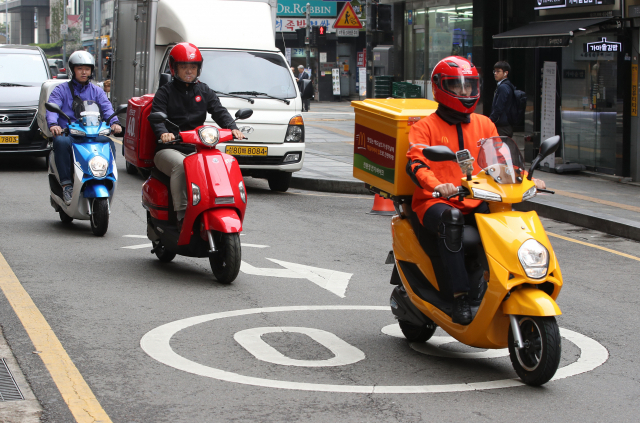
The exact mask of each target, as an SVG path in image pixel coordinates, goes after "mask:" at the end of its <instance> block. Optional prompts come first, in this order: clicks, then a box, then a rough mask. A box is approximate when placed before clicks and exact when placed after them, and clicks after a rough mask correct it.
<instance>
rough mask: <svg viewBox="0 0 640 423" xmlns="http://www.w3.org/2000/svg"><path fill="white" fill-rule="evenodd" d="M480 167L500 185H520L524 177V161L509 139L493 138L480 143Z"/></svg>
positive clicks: (516, 147) (514, 144) (478, 161)
mask: <svg viewBox="0 0 640 423" xmlns="http://www.w3.org/2000/svg"><path fill="white" fill-rule="evenodd" d="M478 147H480V152H479V153H478V160H477V163H478V166H480V167H481V168H482V169H483V170H484V171H485V173H486V174H487V175H489V176H491V177H492V178H493V180H494V181H496V182H497V183H499V184H519V183H522V178H523V176H524V159H523V157H522V154H521V153H520V150H519V149H518V146H517V145H516V143H515V142H514V141H513V140H512V139H511V138H509V137H492V138H485V139H482V140H480V141H478Z"/></svg>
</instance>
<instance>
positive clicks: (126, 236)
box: [122, 235, 147, 238]
mask: <svg viewBox="0 0 640 423" xmlns="http://www.w3.org/2000/svg"><path fill="white" fill-rule="evenodd" d="M122 237H123V238H146V237H147V236H146V235H122Z"/></svg>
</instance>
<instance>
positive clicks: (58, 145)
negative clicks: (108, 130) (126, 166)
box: [53, 135, 116, 186]
mask: <svg viewBox="0 0 640 423" xmlns="http://www.w3.org/2000/svg"><path fill="white" fill-rule="evenodd" d="M83 138H84V137H78V136H75V135H58V136H57V137H53V155H54V157H55V161H56V168H57V169H58V176H59V177H60V185H62V186H65V185H71V184H72V183H73V180H72V179H71V169H72V167H73V164H72V163H73V148H72V146H71V145H72V144H73V142H74V140H75V141H76V142H80V141H81V140H82V139H83ZM96 142H109V143H110V144H111V154H113V157H114V158H115V157H116V146H115V144H114V143H113V140H112V139H111V138H108V137H105V136H104V135H98V136H97V137H96Z"/></svg>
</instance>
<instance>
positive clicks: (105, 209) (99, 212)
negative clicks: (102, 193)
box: [90, 198, 109, 236]
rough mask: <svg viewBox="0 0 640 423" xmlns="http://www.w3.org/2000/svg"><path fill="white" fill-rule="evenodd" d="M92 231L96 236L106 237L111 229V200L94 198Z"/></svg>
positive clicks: (92, 204) (92, 203)
mask: <svg viewBox="0 0 640 423" xmlns="http://www.w3.org/2000/svg"><path fill="white" fill-rule="evenodd" d="M90 220H91V230H92V231H93V234H94V235H95V236H104V234H106V233H107V229H108V228H109V199H108V198H94V199H93V201H92V202H91V219H90Z"/></svg>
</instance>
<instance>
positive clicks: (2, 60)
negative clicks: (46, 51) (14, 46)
mask: <svg viewBox="0 0 640 423" xmlns="http://www.w3.org/2000/svg"><path fill="white" fill-rule="evenodd" d="M48 78H49V75H48V74H47V69H46V68H45V64H44V61H43V60H42V57H41V56H40V55H39V54H19V53H0V84H18V85H30V86H38V87H39V86H41V85H42V83H43V82H44V81H46V80H47V79H48Z"/></svg>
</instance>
